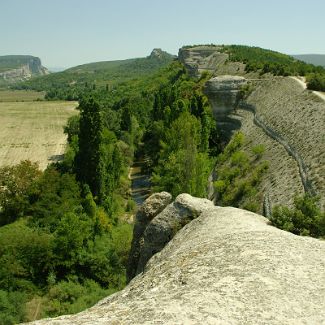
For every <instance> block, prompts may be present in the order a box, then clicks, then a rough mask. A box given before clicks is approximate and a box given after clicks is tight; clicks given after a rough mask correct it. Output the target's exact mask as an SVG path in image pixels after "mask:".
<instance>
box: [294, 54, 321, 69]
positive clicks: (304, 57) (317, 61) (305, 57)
mask: <svg viewBox="0 0 325 325" xmlns="http://www.w3.org/2000/svg"><path fill="white" fill-rule="evenodd" d="M292 56H293V57H294V58H295V59H298V60H301V61H304V62H306V63H311V64H314V65H321V66H323V67H325V54H295V55H292Z"/></svg>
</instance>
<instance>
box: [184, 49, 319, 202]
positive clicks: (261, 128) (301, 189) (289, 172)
mask: <svg viewBox="0 0 325 325" xmlns="http://www.w3.org/2000/svg"><path fill="white" fill-rule="evenodd" d="M214 58H219V60H216V59H214ZM221 58H222V59H221ZM227 58H228V56H227V54H225V53H222V52H221V51H220V47H217V46H195V47H187V48H183V49H181V50H180V52H179V59H180V60H181V62H182V63H183V64H184V65H185V66H186V67H187V69H188V71H189V73H190V74H192V75H195V76H199V75H200V74H202V72H203V71H207V72H210V73H211V76H212V78H211V79H210V80H209V81H208V82H207V84H206V87H205V93H206V95H207V97H208V98H209V101H210V103H211V107H212V110H213V114H214V116H215V117H216V122H217V125H218V128H219V131H220V134H221V136H222V139H223V140H224V142H225V143H227V142H228V141H229V139H230V138H231V136H232V135H233V133H234V132H235V131H241V132H242V133H244V135H245V138H246V140H247V141H246V144H245V149H246V151H247V152H251V149H252V147H254V146H256V145H259V144H262V145H264V146H265V148H266V152H265V159H267V160H269V162H270V164H269V170H268V172H267V174H266V176H265V177H264V180H263V181H262V184H261V186H260V188H259V191H261V192H263V193H264V194H266V195H267V196H268V197H269V201H270V203H271V206H274V205H277V204H283V205H289V206H290V205H291V204H292V202H293V197H294V195H296V194H299V195H302V194H303V193H305V192H308V191H309V192H312V193H316V194H318V195H319V196H320V198H321V205H322V206H323V207H325V101H324V100H322V99H320V98H318V97H317V96H316V95H315V94H313V93H312V92H310V91H308V90H306V89H304V87H302V86H301V84H300V83H299V82H297V80H293V79H292V78H290V77H273V76H272V75H269V74H265V75H262V76H259V75H258V74H256V73H252V72H250V73H246V72H245V65H244V64H243V63H241V62H230V61H228V60H227ZM242 78H244V79H242ZM224 80H227V82H224ZM237 80H238V83H237V82H235V81H237ZM239 80H242V81H239ZM244 81H245V82H246V83H249V84H250V85H251V89H252V93H251V94H249V96H248V97H247V98H246V99H245V101H241V102H236V100H235V98H236V93H238V90H239V89H240V87H241V86H242V85H243V84H244ZM227 85H228V86H229V87H228V88H227V87H226V86H227ZM279 140H280V141H279ZM306 184H307V186H306Z"/></svg>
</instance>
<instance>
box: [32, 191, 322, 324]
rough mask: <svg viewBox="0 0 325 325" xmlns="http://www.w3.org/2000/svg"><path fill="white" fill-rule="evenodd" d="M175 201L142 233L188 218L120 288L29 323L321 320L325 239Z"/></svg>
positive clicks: (184, 199) (240, 213) (185, 198)
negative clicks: (71, 311) (77, 309)
mask: <svg viewBox="0 0 325 325" xmlns="http://www.w3.org/2000/svg"><path fill="white" fill-rule="evenodd" d="M176 202H179V203H177V204H176V207H175V204H172V205H168V206H167V207H166V208H165V209H164V210H163V211H162V212H160V213H159V214H158V215H156V216H155V217H154V218H153V219H152V221H150V222H149V223H148V225H147V227H146V229H145V230H144V237H146V235H145V234H146V232H149V229H158V228H159V226H158V224H159V220H161V222H162V225H161V228H162V229H165V228H166V227H165V224H166V223H165V222H166V220H170V219H169V217H168V218H167V217H166V214H168V215H169V216H170V217H172V215H173V214H174V218H175V219H180V218H181V219H182V215H190V213H189V211H192V212H193V213H192V217H193V218H192V219H193V220H192V221H190V222H189V223H188V224H186V225H185V226H184V227H183V228H182V229H180V230H179V231H178V232H177V233H176V235H175V236H174V237H173V238H172V239H171V241H170V242H169V243H167V245H166V246H165V247H164V248H163V249H162V250H161V251H160V252H159V253H157V254H155V255H154V256H153V257H152V258H151V259H150V260H149V262H148V263H147V265H146V266H145V268H144V271H143V273H140V274H139V275H138V276H136V277H135V278H134V279H133V280H132V281H131V282H130V283H129V285H128V286H127V287H126V288H125V289H124V290H122V291H120V292H118V293H116V294H114V295H112V296H109V297H107V298H105V299H103V300H102V301H100V302H99V303H98V304H97V305H95V306H94V307H92V308H90V309H88V310H86V311H84V312H82V313H79V314H76V315H72V316H62V317H59V318H56V319H48V320H42V321H39V322H35V324H324V322H325V299H324V297H325V285H324V284H325V271H324V270H325V242H324V241H321V240H317V239H313V238H308V237H299V236H295V235H293V234H291V233H288V232H284V231H282V230H279V229H276V228H274V227H272V226H269V225H268V224H267V222H268V221H267V219H265V218H264V217H262V216H259V215H257V214H254V213H251V212H248V211H245V210H240V209H236V208H230V207H226V208H220V207H214V206H212V205H210V204H208V203H207V201H206V200H204V199H196V198H192V197H191V196H189V195H181V196H180V197H178V198H177V199H176ZM174 203H175V202H174ZM184 206H187V207H188V208H184V209H183V208H182V207H184ZM173 208H175V209H174V210H173ZM193 208H195V209H193ZM166 211H167V212H168V213H167V212H166ZM179 211H180V212H179ZM195 211H196V212H195ZM179 213H180V214H179ZM164 215H165V217H164ZM195 217H196V218H195ZM168 223H169V221H168V222H167V224H168ZM153 224H155V227H153ZM166 229H168V226H167V228H166ZM155 234H157V233H155ZM147 235H148V234H147ZM148 239H149V237H148V236H147V239H146V240H148ZM152 239H154V240H156V239H155V238H152ZM147 244H148V245H149V244H150V243H149V242H148V243H147ZM155 245H156V244H155ZM144 246H145V245H144ZM144 246H143V247H144Z"/></svg>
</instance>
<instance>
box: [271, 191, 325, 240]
mask: <svg viewBox="0 0 325 325" xmlns="http://www.w3.org/2000/svg"><path fill="white" fill-rule="evenodd" d="M318 201H319V199H318V198H317V197H313V196H310V195H307V194H306V195H304V196H296V197H295V199H294V207H293V208H291V209H290V208H288V207H286V206H276V207H275V208H274V210H273V212H272V216H271V218H270V221H271V223H272V224H273V225H274V226H275V227H277V228H280V229H283V230H286V231H290V232H292V233H294V234H296V235H310V236H312V237H325V212H322V211H321V210H320V208H319V206H318Z"/></svg>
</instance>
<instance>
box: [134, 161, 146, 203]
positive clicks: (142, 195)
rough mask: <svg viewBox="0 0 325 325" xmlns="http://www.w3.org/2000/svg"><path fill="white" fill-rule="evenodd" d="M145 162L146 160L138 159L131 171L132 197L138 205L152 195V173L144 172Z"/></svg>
mask: <svg viewBox="0 0 325 325" xmlns="http://www.w3.org/2000/svg"><path fill="white" fill-rule="evenodd" d="M144 164H145V161H144V160H139V161H136V162H134V164H133V165H132V167H131V168H130V171H129V178H130V179H131V197H132V199H133V200H134V201H135V202H136V204H137V205H138V206H140V205H142V203H143V202H144V200H145V199H146V198H147V197H148V196H149V195H150V175H148V174H145V173H144V172H143V167H144Z"/></svg>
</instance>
